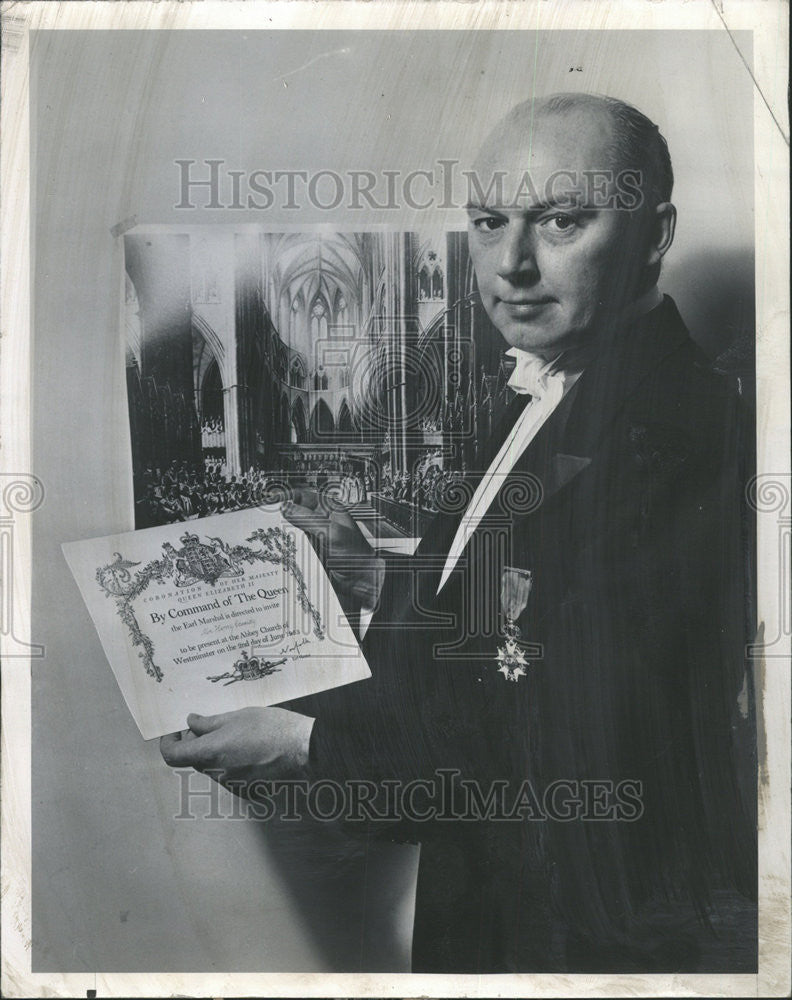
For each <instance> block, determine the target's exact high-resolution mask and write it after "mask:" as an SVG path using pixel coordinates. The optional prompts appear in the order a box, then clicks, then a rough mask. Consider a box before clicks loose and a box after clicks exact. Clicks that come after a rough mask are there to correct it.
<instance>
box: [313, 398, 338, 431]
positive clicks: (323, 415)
mask: <svg viewBox="0 0 792 1000" xmlns="http://www.w3.org/2000/svg"><path fill="white" fill-rule="evenodd" d="M334 432H335V421H334V420H333V414H332V413H331V412H330V407H329V406H328V405H327V403H326V402H325V401H324V400H323V399H320V400H319V402H318V403H317V404H316V406H314V408H313V412H312V413H311V440H312V441H323V440H324V441H326V440H327V438H328V437H330V436H332V434H333V433H334Z"/></svg>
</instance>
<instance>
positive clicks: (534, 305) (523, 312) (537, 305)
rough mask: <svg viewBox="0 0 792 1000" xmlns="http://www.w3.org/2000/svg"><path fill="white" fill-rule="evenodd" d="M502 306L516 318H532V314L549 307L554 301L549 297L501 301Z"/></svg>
mask: <svg viewBox="0 0 792 1000" xmlns="http://www.w3.org/2000/svg"><path fill="white" fill-rule="evenodd" d="M500 301H501V305H503V306H505V307H506V310H507V312H510V313H512V315H514V316H530V315H531V313H533V312H535V311H536V310H537V309H541V308H542V307H543V306H546V305H549V304H550V303H551V302H552V301H553V300H552V299H551V298H549V297H547V296H542V297H539V298H524V299H501V300H500Z"/></svg>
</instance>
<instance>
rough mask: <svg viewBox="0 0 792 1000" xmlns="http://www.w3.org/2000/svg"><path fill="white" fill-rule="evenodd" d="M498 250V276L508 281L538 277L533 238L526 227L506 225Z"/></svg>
mask: <svg viewBox="0 0 792 1000" xmlns="http://www.w3.org/2000/svg"><path fill="white" fill-rule="evenodd" d="M500 251H501V253H500V257H499V259H498V263H497V268H496V269H497V272H498V276H499V277H501V278H503V279H504V280H505V281H509V282H514V281H515V280H518V281H520V280H521V281H526V280H535V279H536V277H538V274H539V269H538V267H537V263H536V255H535V253H534V247H533V240H532V239H531V234H530V232H529V231H528V229H527V228H525V227H522V226H514V228H512V227H511V226H510V227H508V229H507V231H506V234H505V237H504V240H503V242H502V243H501V247H500Z"/></svg>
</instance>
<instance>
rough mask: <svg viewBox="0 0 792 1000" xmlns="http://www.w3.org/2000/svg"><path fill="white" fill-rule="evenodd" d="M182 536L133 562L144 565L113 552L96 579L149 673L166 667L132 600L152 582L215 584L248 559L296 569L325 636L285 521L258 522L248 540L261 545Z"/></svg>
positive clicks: (317, 630)
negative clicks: (142, 561)
mask: <svg viewBox="0 0 792 1000" xmlns="http://www.w3.org/2000/svg"><path fill="white" fill-rule="evenodd" d="M180 541H181V544H182V547H181V548H180V549H176V548H174V546H173V545H171V543H170V542H164V543H163V545H162V548H163V549H164V552H165V554H164V556H163V558H162V559H152V560H151V562H148V563H146V565H145V566H144V567H143V568H142V569H139V570H134V567H136V566H139V565H140V563H139V562H131V561H130V560H129V559H125V558H124V557H123V555H122V554H121V553H120V552H114V553H113V556H114V559H113V561H112V562H111V563H108V564H107V565H106V566H100V567H99V568H98V569H97V570H96V581H97V583H98V584H99V586H100V587H101V588H102V590H103V591H104V592H105V596H106V597H112V598H113V599H114V600H115V602H116V610H117V613H118V616H119V618H120V619H121V621H122V622H123V623H124V624H125V625H126V627H127V629H128V630H129V634H130V637H131V640H132V645H133V646H136V647H139V652H138V656H139V657H140V658H141V660H142V661H143V665H144V667H145V668H146V673H147V674H148V675H149V677H153V678H154V679H155V680H156V681H161V680H162V678H163V677H164V673H163V671H162V670H161V668H160V667H158V666H157V664H156V663H155V662H154V655H155V651H154V644H153V642H152V641H151V639H150V638H149V636H147V635H146V633H145V632H143V630H142V629H141V628H140V625H139V623H138V620H137V618H136V617H135V613H134V611H133V610H132V602H133V601H134V600H136V599H137V598H138V597H139V596H140V595H141V594H142V593H143V592H144V591H145V590H146V589H147V588H148V586H149V584H151V583H152V582H156V583H165V582H166V581H167V582H170V583H172V584H174V585H175V586H177V587H189V586H191V585H192V584H195V583H208V584H210V585H211V586H214V585H215V584H216V583H217V582H218V580H221V579H223V578H227V577H240V576H244V574H245V571H244V568H243V566H242V564H243V563H251V564H252V563H255V562H265V563H275V564H277V565H281V566H283V568H284V569H286V570H287V571H288V572H290V573H291V575H292V577H293V578H294V581H295V583H296V584H297V599H298V601H299V602H300V607H301V608H302V609H303V611H305V612H306V613H307V614H309V615H310V616H311V618H312V620H313V632H314V635H315V636H316V637H317V638H318V639H324V628H323V626H322V619H321V616H320V614H319V612H318V611H317V610H316V608H315V607H314V606H313V605H312V604H311V602H310V600H309V598H308V594H307V592H306V587H305V579H304V577H303V574H302V570H301V569H300V567H299V566H298V565H297V562H296V559H295V554H296V551H297V545H296V542H295V540H294V534H293V533H292V532H289V531H284V530H283V528H281V527H273V528H266V529H265V528H257V529H256V531H254V532H253V534H252V535H250V536H249V537H248V538H247V539H246V541H248V542H258V543H259V544H260V545H261V548H260V549H254V548H251V547H250V546H248V545H229V544H228V543H227V542H225V541H223V539H222V538H217V537H212V536H207V537H206V540H205V541H203V542H202V541H201V540H200V538H199V537H198V535H196V534H194V533H192V532H189V531H188V532H185V534H183V535H182V536H181V539H180ZM133 570H134V572H133Z"/></svg>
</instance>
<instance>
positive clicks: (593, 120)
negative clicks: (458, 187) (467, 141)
mask: <svg viewBox="0 0 792 1000" xmlns="http://www.w3.org/2000/svg"><path fill="white" fill-rule="evenodd" d="M613 140H614V127H613V122H612V120H611V118H610V116H609V115H608V114H607V113H606V112H601V111H599V110H597V109H595V110H594V111H591V110H590V109H570V110H566V111H553V112H545V111H541V110H537V111H536V113H535V114H531V112H530V109H529V110H526V111H523V112H522V113H521V114H520V115H519V116H514V117H512V116H509V117H507V118H506V119H505V120H504V121H503V122H501V123H500V124H499V125H498V126H496V128H495V129H494V130H493V131H492V132H491V133H490V135H489V136H488V137H487V139H486V140H485V142H484V144H483V145H482V147H481V149H480V151H479V154H478V156H477V157H476V159H475V161H474V164H473V167H472V169H471V171H470V172H469V184H468V193H469V195H470V197H469V203H470V204H471V205H473V206H475V205H480V206H481V207H492V208H494V207H497V205H496V202H498V201H503V203H504V204H505V205H507V206H509V205H513V203H514V202H515V201H516V202H517V203H519V204H520V205H522V206H533V205H535V204H539V205H541V204H542V203H543V202H544V201H546V200H548V198H547V197H546V195H547V192H548V190H551V191H552V192H554V193H558V195H559V196H560V198H561V200H568V199H569V197H570V194H571V193H572V192H574V191H576V190H580V189H581V184H582V181H584V180H585V179H586V177H587V176H588V175H590V174H592V173H594V174H598V175H602V177H603V181H602V182H603V183H604V178H605V177H606V176H610V175H613V174H614V173H615V172H616V171H617V170H618V169H619V167H620V165H619V164H618V163H617V162H616V159H617V157H616V155H615V153H614V146H615V144H614V141H613ZM549 200H552V199H549Z"/></svg>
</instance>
